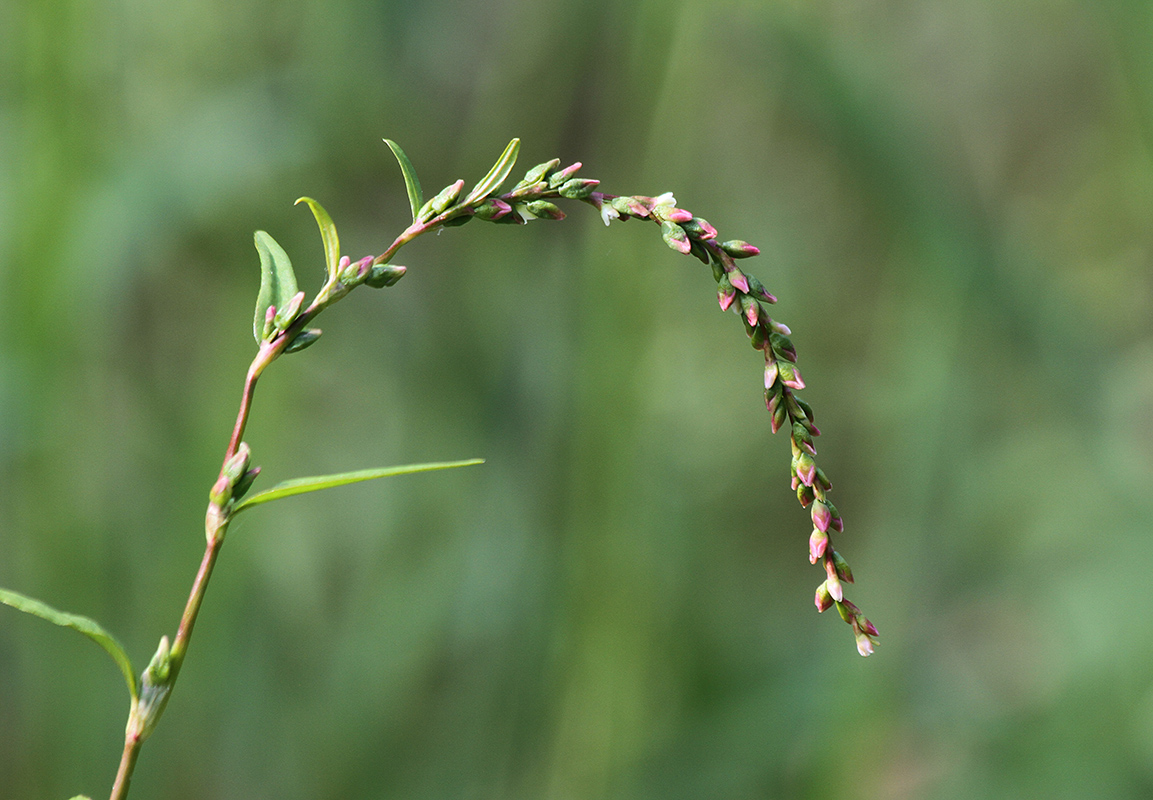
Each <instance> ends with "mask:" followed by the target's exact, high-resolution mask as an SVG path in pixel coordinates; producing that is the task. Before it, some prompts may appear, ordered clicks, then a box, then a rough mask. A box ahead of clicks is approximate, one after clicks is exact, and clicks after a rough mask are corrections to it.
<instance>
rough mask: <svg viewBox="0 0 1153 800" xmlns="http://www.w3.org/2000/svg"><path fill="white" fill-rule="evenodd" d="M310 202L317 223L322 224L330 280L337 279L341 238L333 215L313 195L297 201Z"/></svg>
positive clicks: (321, 231) (321, 235) (321, 233)
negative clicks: (337, 233)
mask: <svg viewBox="0 0 1153 800" xmlns="http://www.w3.org/2000/svg"><path fill="white" fill-rule="evenodd" d="M296 203H297V204H299V203H308V207H309V208H311V209H312V216H314V217H316V224H317V225H319V226H320V238H321V239H323V240H324V260H325V263H326V264H327V265H328V277H329V280H335V279H336V274H337V272H338V270H339V267H337V264H339V263H340V239H339V238H337V236H336V226H335V225H333V224H332V217H330V216H328V212H327V211H325V210H324V206H322V205H321V204H320V203H318V202H316V201H315V200H313V199H312V198H311V197H301V198H299V199H298V200H297V201H296Z"/></svg>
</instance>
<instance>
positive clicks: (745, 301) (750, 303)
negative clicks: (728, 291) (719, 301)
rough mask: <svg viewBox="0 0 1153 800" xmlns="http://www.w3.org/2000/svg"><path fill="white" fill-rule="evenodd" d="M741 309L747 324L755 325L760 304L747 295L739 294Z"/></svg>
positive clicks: (758, 315) (759, 311)
mask: <svg viewBox="0 0 1153 800" xmlns="http://www.w3.org/2000/svg"><path fill="white" fill-rule="evenodd" d="M741 309H742V310H743V311H744V312H745V319H746V320H748V323H749V325H756V324H757V320H758V319H759V318H760V313H761V304H760V303H758V302H757V301H756V300H754V299H753V298H751V297H749V296H748V295H741Z"/></svg>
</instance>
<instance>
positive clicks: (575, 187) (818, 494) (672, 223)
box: [474, 159, 877, 656]
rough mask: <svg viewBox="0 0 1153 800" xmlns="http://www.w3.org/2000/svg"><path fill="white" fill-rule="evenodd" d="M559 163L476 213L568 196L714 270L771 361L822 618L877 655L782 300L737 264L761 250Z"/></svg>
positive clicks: (775, 423)
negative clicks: (775, 315) (836, 536)
mask: <svg viewBox="0 0 1153 800" xmlns="http://www.w3.org/2000/svg"><path fill="white" fill-rule="evenodd" d="M559 167H560V161H559V160H557V159H553V160H552V161H549V162H546V163H544V164H539V165H537V166H536V167H534V168H533V169H531V170H529V172H528V174H527V175H525V178H524V180H522V181H521V182H520V183H518V184H517V185H516V186H515V187H513V189H512V191H510V192H508V193H506V194H503V195H501V196H500V197H493V198H489V199H486V200H485V201H484V202H483V203H481V204H480V205H479V206H478V207H477V208H476V210H475V212H474V213H475V216H478V217H481V218H482V219H487V220H491V221H494V222H512V223H518V224H523V223H525V222H526V221H528V220H531V219H539V218H546V219H563V218H564V212H562V211H561V210H560V209H559V208H558V207H557V206H556V205H555V204H553V203H552V202H551V199H553V198H556V197H565V198H569V199H574V200H583V201H584V202H586V203H588V204H590V205H592V206H593V207H595V208H596V209H597V210H598V211H599V212H600V215H601V219H603V220H604V223H605V225H608V224H610V223H611V222H612V221H613V220H620V221H622V222H623V221H625V220H628V219H634V218H635V219H644V220H650V221H652V222H655V223H657V224H658V225H660V228H661V236H662V238H663V239H664V240H665V243H666V244H667V245H668V246H669V247H671V248H672V249H673V250H676V251H677V252H679V253H684V254H686V255H693V256H696V257H697V258H698V259H700V260H701V261H702V262H703V263H704V264H706V265H708V266H711V267H712V271H713V277H714V278H715V280H716V282H717V300H718V302H719V303H720V306H721V309H722V310H723V311H730V310H731V311H733V312H734V313H735V314H737V315H738V316H739V317H740V318H741V321H742V322H743V323H744V327H745V333H746V334H747V335H748V337H749V339H750V341H751V342H752V345H753V347H754V348H756V349H757V350H759V351H761V352H762V353H764V356H765V405H766V407H767V408H768V411H769V414H770V415H771V427H772V431H773V433H776V432H777V431H778V430H780V429H781V428H782V427H787V428H788V430H789V434H790V440H791V444H792V455H793V459H792V467H791V474H792V488H793V490H794V491H795V492H796V493H797V499H798V500H799V501H800V503H801V506H802V507H803V508H808V509H809V510H810V514H811V516H812V521H813V532H812V535H811V536H810V537H809V561H810V562H811V563H813V564H816V563H818V562H819V563H820V564H821V566H822V567H823V568H824V570H825V575H826V577H825V580H824V581H823V582H822V583H821V584H820V586H818V587H817V593H816V605H817V610H818V611H825V610H827V609H829V608H831V607H833V606H836V608H837V611H838V612H839V613H840V615H841V618H842V619H843V620H845V622H847V623H849V625H851V626H852V628H853V634H854V636H855V637H856V642H857V650H858V652H860V654H861V655H863V656H867V655H870V654H871V653H872V652H873V649H874V647H875V645H876V640H877V628H876V627H875V626H874V625H873V623H872V622H870V621H869V620H868V619H867V618H866V617H865V616H864V614H862V613H861V610H860V609H859V608H857V606H856V605H854V604H853V603H852V602H850V601H849V600H847V599H845V595H844V588H843V584H844V583H853V572H852V570H851V569H849V565H848V563H846V561H845V559H844V557H843V556H842V555H841V554H840V553H839V552H837V551H836V550H835V549H834V548H833V543H832V538H831V535H832V534H833V533H841V532H842V531H843V530H844V522H843V520H842V519H841V514H840V512H838V511H837V507H836V506H834V505H833V503H832V501H830V500H829V497H828V493H829V490H830V489H831V488H832V483H831V482H830V481H829V479H828V477H827V476H826V475H825V472H824V470H822V469H821V468H820V467H818V466H817V463H816V455H817V450H816V447H815V446H814V445H813V440H814V438H815V437H817V436H819V435H820V433H821V432H820V431H819V430H818V429H817V426H816V425H815V424H814V422H813V409H812V408H811V407H810V406H809V404H808V403H806V402H805V401H804V400H802V399H800V398H799V397H798V396H797V392H798V391H799V390H801V389H803V388H805V382H804V380H803V379H802V378H801V373H800V370H799V369H798V368H797V351H796V348H795V347H794V346H793V343H792V341H791V340H790V339H789V335H790V333H791V331H790V330H789V328H788V326H786V325H783V324H782V323H780V322H777V321H775V320H773V319H772V318H771V317H770V316H769V315H768V313H766V311H765V307H764V305H762V304H763V303H767V304H771V303H775V302H776V301H777V299H776V298H775V297H773V295H771V294H769V292H768V291H767V290H766V289H765V287H764V286H763V285H762V284H761V282H760V281H758V280H757V279H756V278H755V277H753V276H752V275H750V274H748V273H746V272H744V271H743V270H741V269H740V267H738V266H737V260H738V259H744V258H749V257H751V256H755V255H758V254H759V253H760V251H759V250H758V249H757V248H756V247H754V246H753V245H751V244H749V243H748V242H744V241H741V240H738V239H731V240H728V241H719V240H718V238H717V230H716V228H714V227H713V226H712V225H710V224H709V223H708V221H707V220H705V219H702V218H701V217H697V216H694V215H693V214H692V213H691V212H690V211H687V210H685V209H683V208H678V207H677V201H676V198H675V197H673V195H672V194H671V193H666V194H662V195H658V196H657V197H645V196H641V195H627V196H626V195H611V194H605V193H603V192H599V191H596V190H595V187H596V186H597V185H598V182H597V181H595V180H582V179H578V178H576V177H575V174H576V172H577V170H579V169H580V167H581V165H580V163H579V162H578V163H576V164H573V165H572V166H570V167H567V168H565V169H559Z"/></svg>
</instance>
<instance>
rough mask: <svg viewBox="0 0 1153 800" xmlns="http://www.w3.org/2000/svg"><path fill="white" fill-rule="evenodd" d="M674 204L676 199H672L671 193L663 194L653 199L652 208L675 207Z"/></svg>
mask: <svg viewBox="0 0 1153 800" xmlns="http://www.w3.org/2000/svg"><path fill="white" fill-rule="evenodd" d="M676 204H677V198H675V197H673V193H672V192H665V193H664V194H662V195H658V196H657V197H654V198H653V208H656V207H657V206H675V205H676Z"/></svg>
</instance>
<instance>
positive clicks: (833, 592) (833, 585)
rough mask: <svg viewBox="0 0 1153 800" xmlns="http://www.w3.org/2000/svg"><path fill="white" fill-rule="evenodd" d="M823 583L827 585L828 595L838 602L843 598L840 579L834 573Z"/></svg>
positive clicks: (843, 591) (843, 593)
mask: <svg viewBox="0 0 1153 800" xmlns="http://www.w3.org/2000/svg"><path fill="white" fill-rule="evenodd" d="M825 585H826V586H828V587H829V595H830V596H831V597H832V598H833V599H834V600H836V601H837V602H838V603H839V602H841V601H842V600H844V599H845V590H844V589H842V588H841V581H840V579H838V578H837V576H836V575H832V576H830V577H829V578H827V579H826V580H825Z"/></svg>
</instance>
